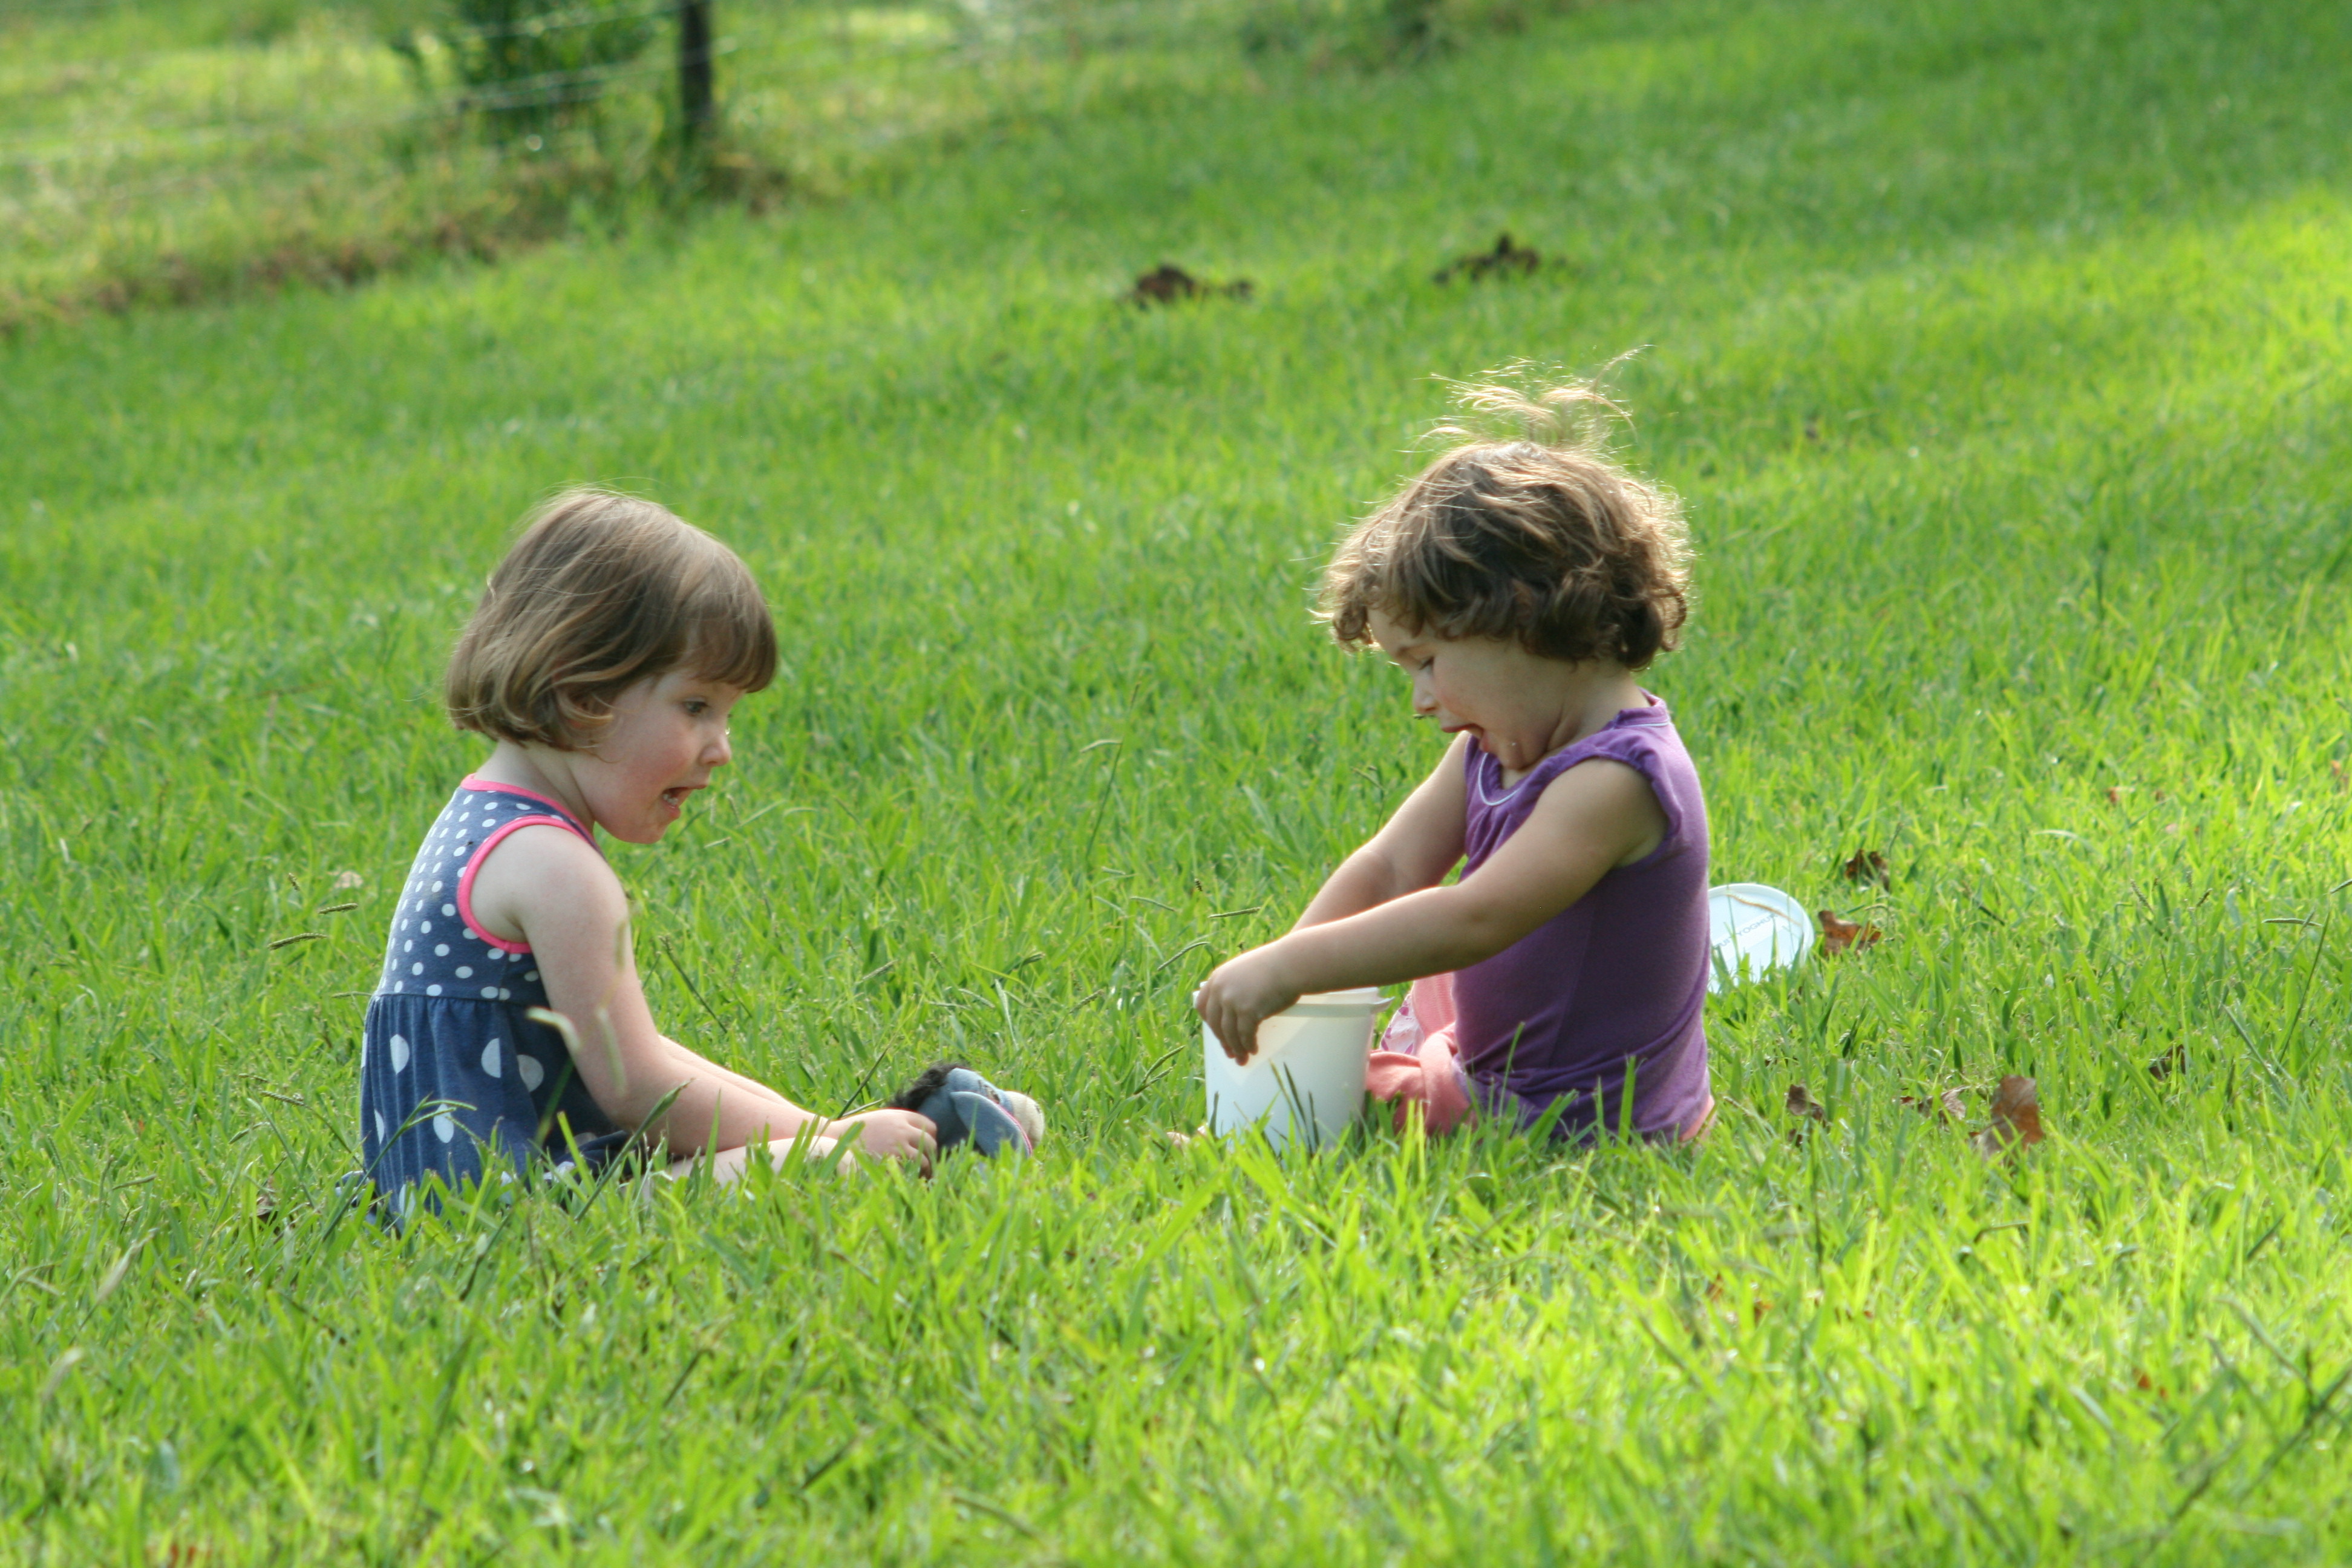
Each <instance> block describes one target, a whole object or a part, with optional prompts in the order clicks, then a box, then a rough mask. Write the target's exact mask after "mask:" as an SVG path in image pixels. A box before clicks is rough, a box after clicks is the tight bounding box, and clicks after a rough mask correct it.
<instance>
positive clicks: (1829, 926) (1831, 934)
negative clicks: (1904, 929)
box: [1813, 910, 1886, 953]
mask: <svg viewBox="0 0 2352 1568" xmlns="http://www.w3.org/2000/svg"><path fill="white" fill-rule="evenodd" d="M1813 918H1814V919H1815V920H1817V921H1821V923H1822V952H1825V953H1830V952H1848V951H1851V950H1855V949H1860V948H1865V947H1868V946H1870V945H1871V944H1872V943H1873V942H1876V941H1877V940H1878V939H1879V938H1881V937H1883V936H1885V934H1886V933H1885V931H1880V930H1879V929H1878V928H1877V927H1876V926H1874V925H1863V924H1860V923H1859V922H1857V921H1842V920H1840V919H1838V917H1837V911H1836V910H1814V911H1813Z"/></svg>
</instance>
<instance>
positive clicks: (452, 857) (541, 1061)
mask: <svg viewBox="0 0 2352 1568" xmlns="http://www.w3.org/2000/svg"><path fill="white" fill-rule="evenodd" d="M517 818H528V819H530V820H532V821H535V822H550V823H557V822H558V814H557V812H556V811H555V809H554V808H553V807H551V806H550V805H547V804H546V803H544V802H541V801H539V800H535V799H531V798H530V797H527V796H524V795H515V794H509V793H508V792H506V791H505V790H503V789H494V788H478V787H471V788H466V789H461V790H460V791H458V792H457V795H453V797H452V798H451V800H450V803H449V805H447V806H446V807H445V808H444V810H443V812H442V815H441V819H440V820H439V821H437V822H436V823H435V824H434V825H433V826H432V827H431V828H430V829H429V830H428V831H427V832H426V834H425V837H424V840H423V842H422V844H421V846H420V847H419V848H418V850H417V854H416V858H415V864H414V865H412V866H411V868H410V869H409V873H408V879H407V881H406V883H405V884H404V887H403V888H402V889H401V893H400V899H399V902H398V904H397V905H396V907H395V908H394V910H393V911H392V918H391V919H390V920H389V921H388V922H387V924H388V925H389V927H390V930H389V931H388V932H387V937H386V942H385V944H384V961H383V972H382V975H381V979H380V981H379V984H378V985H377V988H376V994H375V998H374V1000H373V1002H372V1003H371V1004H370V1006H369V1009H368V1029H367V1038H366V1043H365V1046H364V1047H363V1048H362V1055H361V1064H360V1077H361V1087H360V1111H361V1114H360V1127H361V1131H362V1139H361V1142H362V1152H363V1155H364V1157H365V1160H366V1162H367V1164H368V1168H369V1171H370V1173H371V1174H372V1175H373V1180H374V1183H375V1185H376V1187H377V1189H378V1190H379V1191H381V1192H383V1193H386V1194H392V1193H398V1194H400V1197H399V1198H398V1199H397V1200H396V1202H395V1209H394V1212H395V1213H402V1214H404V1213H406V1212H408V1209H409V1208H410V1207H411V1206H413V1203H412V1200H413V1198H414V1194H415V1187H414V1184H415V1182H417V1181H419V1180H421V1179H422V1178H423V1177H425V1176H426V1175H436V1174H437V1175H439V1176H440V1177H441V1178H442V1180H443V1181H444V1182H446V1184H448V1185H449V1186H450V1187H451V1188H452V1189H455V1188H457V1187H458V1186H460V1185H462V1184H463V1183H464V1182H466V1181H467V1180H471V1179H474V1178H475V1177H477V1176H478V1175H482V1174H487V1173H488V1169H487V1167H486V1165H485V1162H486V1161H496V1160H499V1159H505V1158H512V1159H515V1160H517V1161H519V1162H520V1161H521V1160H523V1159H525V1158H526V1157H527V1155H528V1153H529V1151H530V1149H532V1148H533V1147H535V1146H536V1144H537V1140H538V1137H539V1128H540V1126H541V1124H542V1122H543V1121H544V1120H545V1119H546V1117H547V1115H548V1113H550V1112H551V1111H553V1110H556V1109H558V1107H559V1105H560V1107H561V1109H562V1111H563V1114H564V1116H565V1118H566V1120H567V1121H568V1122H569V1124H570V1125H571V1127H572V1132H573V1134H574V1135H575V1136H577V1137H578V1138H579V1139H580V1141H581V1143H582V1146H583V1148H587V1147H590V1146H591V1144H592V1143H594V1142H595V1141H596V1140H599V1139H606V1138H609V1139H612V1140H615V1141H617V1140H618V1139H619V1138H621V1137H622V1136H623V1134H622V1132H621V1130H620V1129H618V1128H616V1127H614V1126H613V1124H612V1123H611V1121H610V1119H609V1118H607V1117H605V1116H604V1114H603V1113H602V1111H601V1110H598V1108H597V1107H596V1104H595V1102H594V1100H593V1099H591V1098H590V1097H589V1095H588V1093H587V1091H586V1089H584V1088H583V1086H582V1085H581V1084H580V1083H579V1082H578V1081H577V1080H576V1079H573V1078H572V1076H571V1075H569V1074H568V1073H562V1074H559V1073H557V1072H555V1071H553V1070H551V1069H552V1066H553V1065H554V1064H560V1063H562V1062H564V1061H565V1060H566V1058H565V1057H564V1055H563V1052H564V1046H563V1042H562V1038H561V1037H559V1036H558V1035H556V1034H555V1033H554V1031H552V1030H551V1029H549V1028H548V1027H547V1026H544V1025H541V1024H538V1023H535V1022H532V1021H530V1019H529V1018H528V1017H527V1016H526V1015H527V1012H528V1010H529V1009H530V1008H532V1007H541V1006H544V1005H546V1004H547V989H546V986H545V984H543V983H542V981H541V975H540V971H539V969H538V966H537V965H536V964H535V963H533V962H532V961H531V958H530V952H529V951H528V950H525V951H524V952H507V951H506V950H505V949H504V948H503V947H501V946H499V943H498V942H495V941H493V940H491V939H490V938H489V937H488V935H487V933H485V932H483V931H478V930H476V929H475V928H474V927H473V926H472V925H471V924H469V923H468V922H467V919H466V914H465V909H466V904H467V898H466V893H465V889H467V888H468V887H469V886H470V885H471V884H470V880H469V874H470V872H471V870H472V869H473V868H474V867H475V866H476V865H477V864H478V860H479V858H480V856H481V852H482V846H483V844H484V843H485V842H487V841H488V838H489V837H491V836H492V835H494V834H496V833H497V832H499V829H500V828H501V827H502V826H505V825H506V824H508V823H510V822H513V821H515V820H516V819H517ZM559 825H560V824H559ZM436 927H438V928H440V929H438V930H436V929H435V928H436ZM509 1063H511V1064H512V1067H511V1068H509ZM559 1095H560V1099H559V1098H558V1096H559ZM596 1157H597V1158H602V1157H603V1156H602V1155H601V1154H599V1155H597V1156H596ZM514 1168H516V1169H520V1165H519V1164H518V1165H517V1166H516V1167H514Z"/></svg>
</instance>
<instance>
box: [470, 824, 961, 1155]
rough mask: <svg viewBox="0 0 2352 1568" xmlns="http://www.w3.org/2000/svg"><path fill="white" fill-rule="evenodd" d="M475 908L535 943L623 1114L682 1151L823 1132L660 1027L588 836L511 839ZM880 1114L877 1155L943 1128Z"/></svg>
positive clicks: (495, 928) (915, 1146) (614, 886)
mask: <svg viewBox="0 0 2352 1568" xmlns="http://www.w3.org/2000/svg"><path fill="white" fill-rule="evenodd" d="M473 910H474V918H475V920H476V921H478V923H479V924H480V925H481V926H482V927H483V928H484V929H485V930H487V931H489V932H490V934H492V935H494V936H499V937H502V938H505V939H506V940H509V941H521V942H528V943H529V944H530V949H531V957H532V962H533V963H535V964H536V965H537V967H538V969H539V972H540V974H541V978H542V979H543V980H544V981H545V983H546V985H547V998H548V1005H549V1006H550V1007H551V1008H552V1009H553V1010H554V1011H556V1012H558V1013H561V1014H562V1015H563V1016H565V1017H566V1018H567V1019H569V1020H570V1021H571V1023H572V1028H573V1030H574V1032H575V1033H576V1034H577V1035H578V1037H579V1041H580V1047H579V1049H578V1051H577V1052H576V1053H575V1054H574V1057H573V1066H574V1068H575V1069H576V1070H577V1071H578V1072H579V1074H580V1079H581V1082H582V1084H583V1086H584V1087H585V1088H586V1089H587V1090H588V1092H589V1094H590V1095H591V1096H593V1098H594V1100H595V1101H596V1103H597V1105H598V1106H600V1107H601V1108H603V1110H604V1112H605V1114H606V1115H608V1116H610V1117H612V1118H613V1120H614V1121H617V1122H620V1123H621V1124H622V1125H624V1126H626V1127H634V1128H637V1129H639V1130H641V1131H644V1132H646V1134H647V1135H648V1136H652V1137H656V1138H665V1139H667V1142H668V1143H669V1147H670V1150H671V1152H673V1153H676V1154H690V1153H695V1152H701V1151H704V1150H719V1149H734V1148H740V1147H742V1146H743V1145H745V1144H749V1143H757V1142H768V1141H771V1140H773V1141H782V1140H786V1139H791V1138H793V1137H794V1136H796V1135H797V1134H799V1133H800V1132H801V1131H802V1129H803V1127H808V1126H809V1124H811V1123H815V1126H814V1127H813V1128H811V1129H810V1130H811V1131H813V1132H823V1131H824V1119H823V1118H821V1117H818V1116H816V1115H815V1114H814V1112H812V1111H809V1110H803V1108H801V1107H800V1106H797V1105H795V1104H793V1102H792V1101H791V1100H787V1099H785V1098H784V1097H783V1096H782V1095H781V1094H778V1093H777V1092H775V1090H773V1089H770V1088H768V1087H767V1086H766V1085H765V1084H762V1083H760V1082H758V1081H757V1080H755V1079H750V1078H746V1077H744V1076H743V1075H742V1074H740V1073H736V1072H730V1071H729V1070H728V1069H727V1068H722V1067H719V1065H718V1064H717V1063H715V1062H712V1061H709V1060H707V1059H706V1058H703V1057H701V1056H699V1055H698V1054H696V1053H695V1052H693V1051H691V1050H688V1049H687V1048H686V1047H683V1046H681V1045H678V1044H677V1042H676V1041H674V1040H670V1039H667V1038H665V1037H663V1035H662V1034H661V1032H660V1031H659V1030H658V1029H656V1027H655V1026H654V1020H653V1014H652V1011H651V1009H649V1008H648V1007H647V1006H646V997H645V991H644V988H643V987H642V986H641V985H640V984H638V982H637V973H636V964H635V957H634V955H633V954H632V953H631V952H630V945H629V940H628V919H629V910H628V900H627V898H626V896H625V894H624V893H623V892H622V890H621V884H620V881H619V879H617V878H615V877H614V875H613V872H612V868H610V867H608V866H606V865H605V864H604V858H603V857H602V856H600V855H598V854H597V853H596V851H595V850H594V849H593V848H592V847H590V846H589V845H588V844H586V843H585V842H583V840H582V839H581V838H580V837H579V836H578V835H576V834H573V833H572V832H570V831H568V830H566V829H563V828H560V827H552V826H548V827H538V826H533V827H525V828H521V829H519V830H517V831H516V832H515V833H513V834H511V835H509V837H507V838H506V839H505V841H503V842H502V843H500V844H499V846H498V847H497V848H495V849H493V850H492V851H491V852H490V855H489V857H488V858H487V859H485V860H484V861H482V862H481V864H480V867H479V868H478V870H477V871H476V873H475V877H474V889H473ZM673 1089H675V1090H676V1091H677V1097H676V1098H675V1099H674V1100H670V1103H669V1106H668V1108H667V1110H664V1111H663V1112H662V1114H661V1115H660V1116H659V1118H658V1119H654V1112H655V1110H656V1108H657V1107H659V1106H660V1105H661V1102H662V1100H664V1098H665V1097H667V1096H668V1095H669V1094H670V1093H671V1091H672V1090H673ZM870 1120H871V1123H872V1124H871V1125H869V1126H867V1127H865V1128H863V1129H861V1131H862V1133H863V1142H864V1144H865V1147H866V1150H867V1151H868V1152H872V1153H877V1154H903V1155H908V1156H910V1157H915V1158H928V1155H929V1150H928V1148H927V1147H926V1145H927V1144H928V1142H929V1134H930V1133H931V1132H932V1131H934V1130H933V1129H932V1128H930V1126H929V1123H927V1122H925V1121H923V1120H922V1118H920V1117H917V1116H913V1115H912V1114H911V1113H905V1112H899V1113H894V1115H893V1117H892V1118H891V1119H888V1120H887V1121H886V1120H885V1119H882V1118H878V1117H877V1118H874V1119H870Z"/></svg>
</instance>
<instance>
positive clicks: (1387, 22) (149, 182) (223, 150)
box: [0, 0, 1571, 330]
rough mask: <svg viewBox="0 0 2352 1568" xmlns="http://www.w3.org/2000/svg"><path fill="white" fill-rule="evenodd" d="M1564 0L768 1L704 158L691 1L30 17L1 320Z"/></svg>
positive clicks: (384, 252)
mask: <svg viewBox="0 0 2352 1568" xmlns="http://www.w3.org/2000/svg"><path fill="white" fill-rule="evenodd" d="M1570 4H1571V0H1265V3H1258V0H1249V3H1244V0H924V3H919V4H909V5H853V4H845V3H842V0H750V3H747V4H729V5H719V6H717V7H716V8H715V18H716V24H717V33H716V37H715V45H714V55H715V60H714V64H715V68H716V71H717V77H718V83H717V85H718V94H719V103H720V111H721V112H720V120H719V126H718V128H717V134H716V135H715V136H712V137H710V138H709V139H708V142H707V144H704V145H700V146H698V147H694V148H692V149H691V150H689V149H688V148H687V147H685V146H683V145H682V144H681V135H680V132H681V124H680V115H679V108H678V84H677V37H676V23H675V21H674V17H673V12H674V11H675V5H674V4H671V3H667V0H576V3H569V4H567V3H565V0H446V3H439V0H347V3H343V4H315V3H310V0H58V3H55V4H45V3H43V0H8V4H7V5H5V6H0V44H5V54H0V226H5V230H6V231H7V236H8V237H7V239H6V241H5V244H4V245H0V330H8V329H11V328H21V327H22V326H24V325H26V324H28V323H30V322H33V321H41V320H48V319H53V318H56V317H58V315H60V314H68V315H69V314H73V313H76V312H78V311H82V310H90V309H98V310H120V309H122V308H125V307H126V306H128V305H130V304H132V303H134V302H142V301H143V302H177V303H186V302H188V301H190V300H197V299H205V298H215V297H218V296H221V295H223V294H226V293H231V292H235V291H236V290H238V289H250V288H255V287H261V288H268V287H274V286H278V285H281V284H284V283H286V282H289V281H303V282H310V283H328V284H334V283H351V282H354V281H358V280H360V279H365V278H369V277H373V276H374V275H376V274H377V273H379V272H382V271H383V270H385V269H386V268H396V267H401V266H405V265H408V264H411V263H413V262H414V261H415V260H416V259H418V258H425V257H431V256H436V255H447V256H469V257H475V258H492V257H495V256H497V255H499V254H501V253H503V252H506V251H509V250H511V249H513V248H515V247H528V246H530V245H532V244H536V243H541V242H543V241H545V240H547V239H549V238H551V237H555V236H558V235H562V234H567V233H581V232H595V231H604V232H610V231H613V230H614V229H616V228H624V227H627V226H644V225H646V224H648V223H660V222H663V221H667V220H672V219H675V218H676V217H677V216H678V215H679V212H680V209H681V206H691V205H696V204H697V203H699V202H706V201H709V200H713V199H716V200H720V201H726V202H732V203H740V204H747V205H751V206H752V207H753V208H755V209H756V208H764V207H767V206H772V205H775V204H776V203H777V202H779V201H782V200H784V199H787V198H788V197H794V198H800V199H824V198H828V197H833V196H838V195H842V194H844V193H845V192H847V191H850V190H854V189H859V188H864V187H866V186H870V185H871V184H874V183H876V182H877V181H887V180H888V179H890V178H892V177H895V176H897V175H900V174H904V173H905V172H906V170H907V169H908V167H909V166H910V160H919V159H920V158H922V157H924V156H928V155H929V154H930V153H936V152H939V151H940V150H942V149H944V148H947V147H950V146H953V145H957V144H961V143H962V142H968V141H970V140H971V138H973V137H975V136H989V135H993V134H998V133H1001V132H1005V131H1008V130H1011V129H1013V128H1016V127H1020V126H1024V125H1034V124H1037V123H1041V122H1050V121H1055V120H1057V119H1060V118H1063V117H1066V116H1068V115H1071V114H1074V113H1082V112H1085V111H1086V110H1087V109H1089V108H1090V107H1092V106H1097V105H1101V104H1107V103H1121V104H1126V105H1129V106H1130V107H1131V108H1137V109H1140V108H1141V107H1143V106H1144V105H1146V104H1149V103H1152V102H1173V101H1178V100H1185V99H1188V98H1198V97H1199V96H1200V95H1201V94H1202V92H1203V91H1204V90H1206V89H1209V88H1211V87H1212V85H1213V84H1218V83H1228V82H1230V81H1231V80H1232V79H1234V77H1235V76H1236V74H1240V75H1244V76H1246V75H1247V73H1248V72H1249V71H1250V70H1251V68H1252V66H1253V62H1256V61H1262V60H1273V59H1283V60H1292V59H1304V60H1306V61H1307V62H1308V63H1309V64H1310V65H1311V66H1313V67H1314V68H1319V69H1362V68H1381V67H1385V66H1392V65H1395V64H1399V63H1404V62H1408V61H1410V60H1411V59H1412V58H1419V57H1422V56H1425V55H1427V54H1430V53H1433V52H1435V51H1438V50H1441V49H1444V48H1445V47H1451V46H1452V45H1453V44H1454V42H1456V41H1458V40H1460V39H1463V38H1466V37H1474V36H1477V35H1479V34H1483V33H1487V32H1491V31H1494V30H1496V29H1497V28H1503V29H1516V28H1518V27H1523V26H1526V25H1527V23H1528V20H1529V19H1530V18H1531V17H1533V16H1541V15H1545V14H1549V13H1550V12H1554V11H1559V10H1562V9H1567V8H1569V6H1570Z"/></svg>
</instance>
